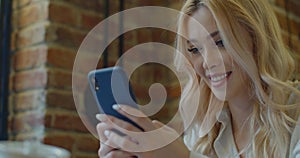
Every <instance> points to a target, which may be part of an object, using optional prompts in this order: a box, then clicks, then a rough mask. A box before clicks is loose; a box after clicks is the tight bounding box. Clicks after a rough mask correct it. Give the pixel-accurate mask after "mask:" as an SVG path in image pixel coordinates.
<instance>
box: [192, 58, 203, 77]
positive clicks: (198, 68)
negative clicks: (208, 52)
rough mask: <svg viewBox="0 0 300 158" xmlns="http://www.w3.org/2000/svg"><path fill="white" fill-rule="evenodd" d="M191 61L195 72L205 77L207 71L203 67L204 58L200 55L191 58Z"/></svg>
mask: <svg viewBox="0 0 300 158" xmlns="http://www.w3.org/2000/svg"><path fill="white" fill-rule="evenodd" d="M191 63H192V64H193V68H194V70H195V72H196V73H197V74H198V75H199V76H200V77H204V76H205V72H204V69H203V60H202V59H201V58H200V57H195V58H193V59H191Z"/></svg>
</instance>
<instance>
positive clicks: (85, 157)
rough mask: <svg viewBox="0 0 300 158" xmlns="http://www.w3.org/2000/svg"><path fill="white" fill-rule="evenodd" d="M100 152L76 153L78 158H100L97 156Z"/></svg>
mask: <svg viewBox="0 0 300 158" xmlns="http://www.w3.org/2000/svg"><path fill="white" fill-rule="evenodd" d="M97 153H98V152H94V153H88V154H87V153H76V158H99V156H98V155H97Z"/></svg>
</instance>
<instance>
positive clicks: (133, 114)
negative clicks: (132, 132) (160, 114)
mask: <svg viewBox="0 0 300 158" xmlns="http://www.w3.org/2000/svg"><path fill="white" fill-rule="evenodd" d="M113 109H114V110H116V111H118V112H119V113H120V114H122V115H124V116H126V117H127V118H129V119H130V120H132V121H133V122H135V123H136V124H138V125H139V126H141V127H142V128H143V129H144V130H145V131H151V130H154V129H155V126H154V125H153V124H152V121H151V119H149V118H148V117H147V116H146V115H145V114H144V113H143V112H141V111H140V110H138V109H135V108H132V107H130V106H127V105H118V104H115V105H113Z"/></svg>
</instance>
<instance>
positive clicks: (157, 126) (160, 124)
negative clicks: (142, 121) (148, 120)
mask: <svg viewBox="0 0 300 158" xmlns="http://www.w3.org/2000/svg"><path fill="white" fill-rule="evenodd" d="M152 123H153V124H154V126H155V127H156V128H160V127H163V126H165V124H163V123H161V122H159V121H157V120H153V121H152Z"/></svg>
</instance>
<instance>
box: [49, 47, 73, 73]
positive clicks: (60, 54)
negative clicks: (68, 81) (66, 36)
mask: <svg viewBox="0 0 300 158" xmlns="http://www.w3.org/2000/svg"><path fill="white" fill-rule="evenodd" d="M75 57H76V53H75V52H73V51H70V50H67V49H63V48H53V47H51V48H49V50H48V54H47V63H48V64H49V66H53V67H57V68H64V69H69V70H72V68H73V63H74V61H75Z"/></svg>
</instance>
